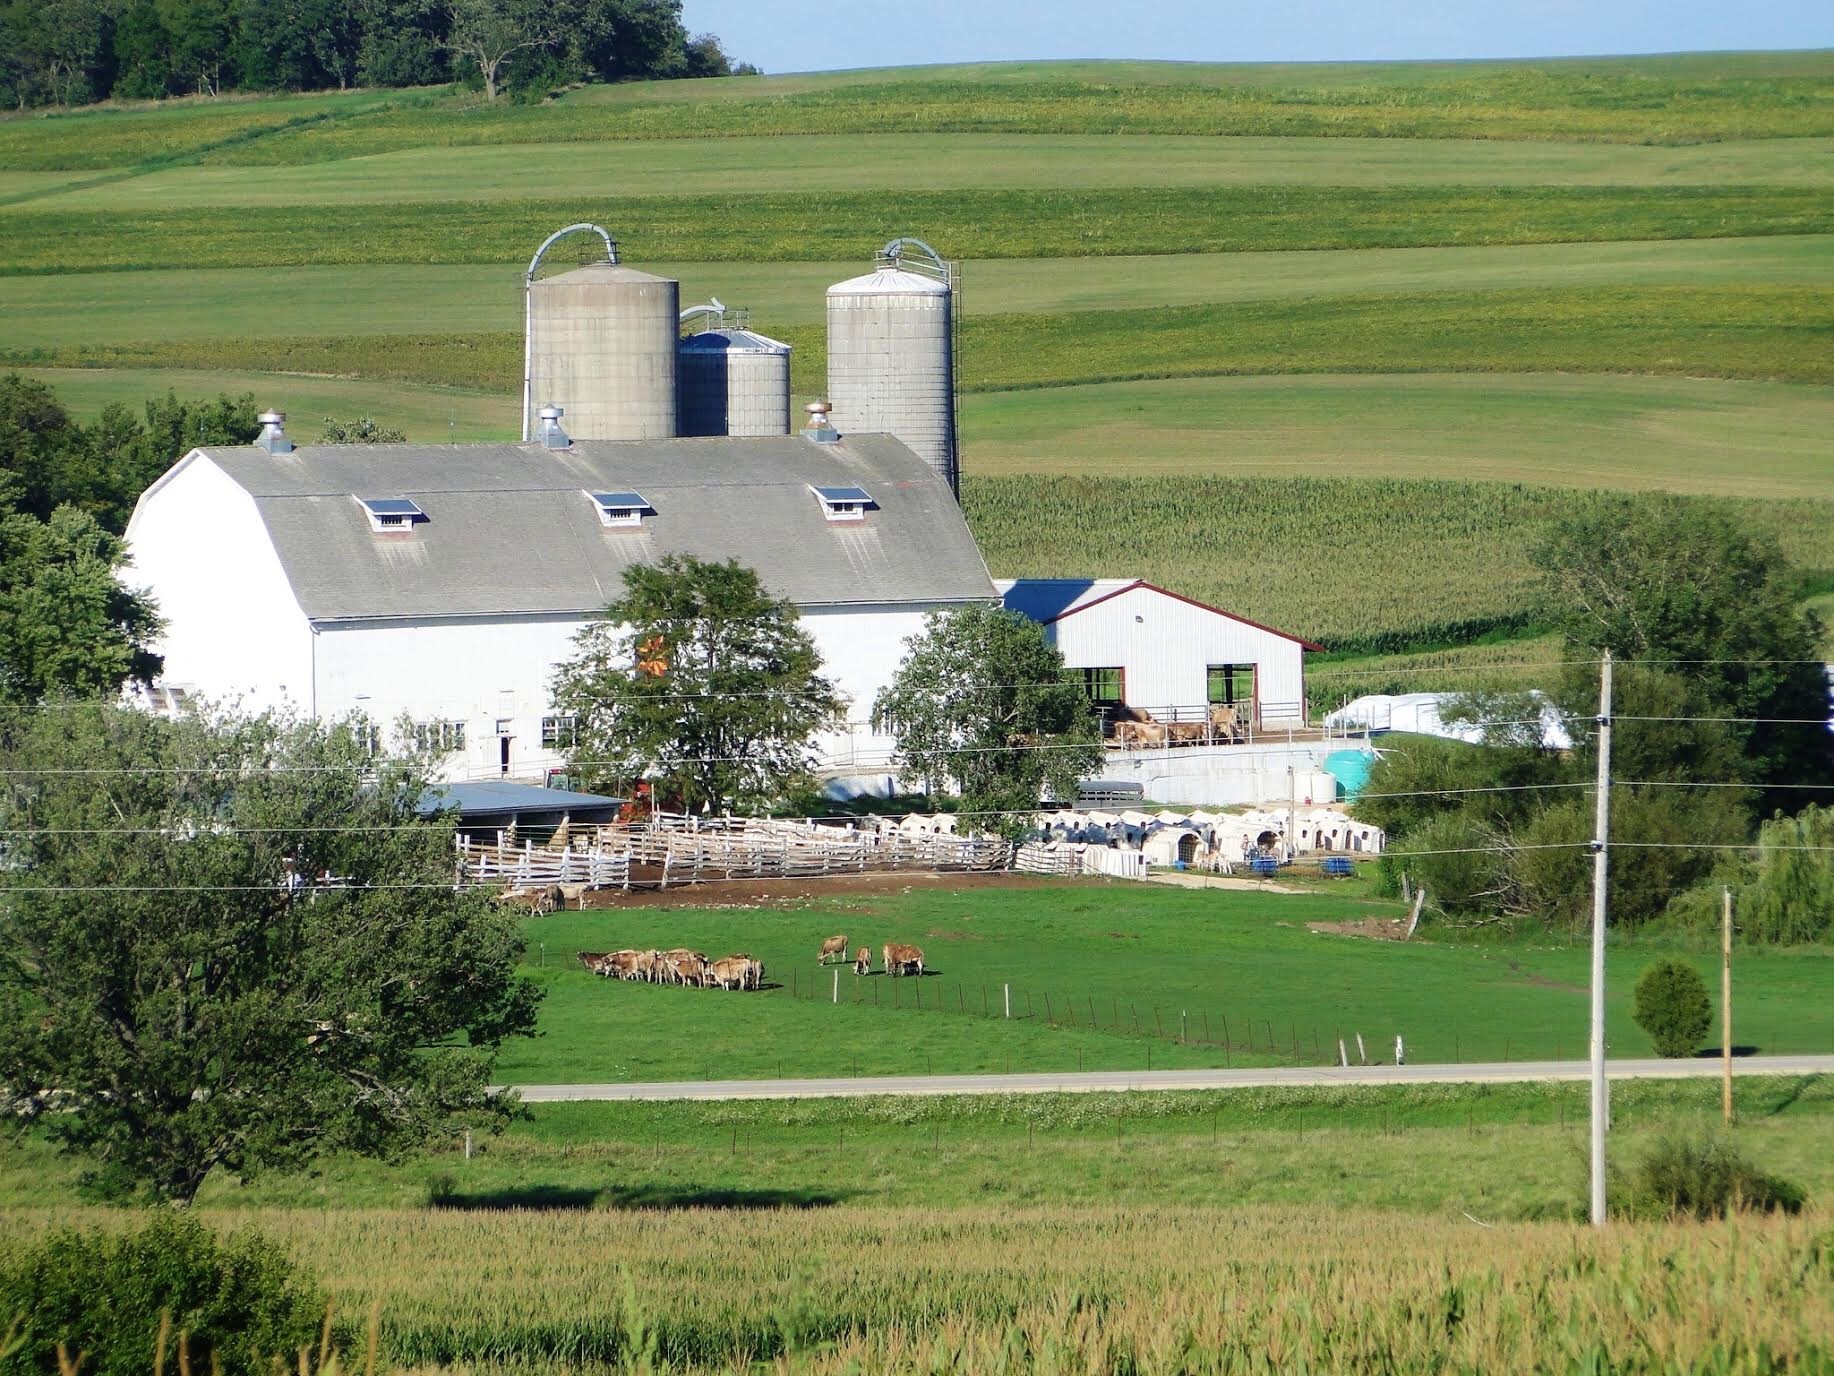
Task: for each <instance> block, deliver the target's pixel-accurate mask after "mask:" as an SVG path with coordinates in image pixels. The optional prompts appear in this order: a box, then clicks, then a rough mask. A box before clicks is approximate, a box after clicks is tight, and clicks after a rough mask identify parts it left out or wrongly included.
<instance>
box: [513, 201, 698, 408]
mask: <svg viewBox="0 0 1834 1376" xmlns="http://www.w3.org/2000/svg"><path fill="white" fill-rule="evenodd" d="M580 230H588V231H592V232H595V233H597V234H599V235H600V236H601V237H603V239H604V240H605V252H606V257H605V261H604V262H599V263H586V264H583V265H582V266H580V267H577V268H574V269H573V270H572V271H570V272H563V273H560V274H558V275H557V276H554V277H546V278H541V279H539V280H537V279H536V276H535V273H536V271H537V269H538V268H539V266H540V264H541V259H542V255H543V254H545V253H546V252H547V250H548V247H549V246H550V245H551V244H552V243H553V242H554V240H556V239H558V238H560V237H561V235H564V234H570V233H574V232H576V231H580ZM527 287H528V305H527V329H528V335H527V341H526V349H525V361H526V371H525V374H524V384H523V438H524V439H527V438H528V437H529V425H530V421H529V417H530V415H531V414H532V409H531V408H532V407H535V406H543V405H550V404H552V405H555V406H560V407H562V408H564V409H565V411H566V414H567V430H568V431H569V433H571V434H572V436H573V437H574V438H575V439H595V440H654V439H672V438H674V436H675V435H676V433H677V430H676V415H675V342H676V337H677V333H678V325H677V321H678V319H679V311H680V303H681V288H680V285H679V284H678V283H676V282H675V281H673V280H671V279H670V278H667V277H654V276H652V275H650V274H649V273H647V272H638V271H637V270H636V269H634V268H628V267H625V266H623V265H622V264H621V263H619V262H618V250H617V244H616V242H615V241H614V240H613V239H612V238H611V236H610V235H609V234H606V233H605V231H604V230H602V229H599V228H598V226H596V225H572V226H569V227H568V228H567V229H564V230H561V231H560V233H559V234H555V235H553V236H551V237H550V238H549V239H548V241H547V243H544V244H543V245H542V246H541V249H540V250H538V251H537V253H536V254H535V257H534V259H533V261H531V262H530V264H529V271H528V277H527Z"/></svg>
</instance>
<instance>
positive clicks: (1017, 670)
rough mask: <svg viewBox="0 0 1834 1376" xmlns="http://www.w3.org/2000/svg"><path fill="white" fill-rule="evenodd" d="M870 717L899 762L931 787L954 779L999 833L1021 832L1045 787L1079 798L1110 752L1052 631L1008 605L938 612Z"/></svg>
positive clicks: (951, 784) (966, 803) (972, 807)
mask: <svg viewBox="0 0 1834 1376" xmlns="http://www.w3.org/2000/svg"><path fill="white" fill-rule="evenodd" d="M908 644H909V647H910V648H909V650H908V651H907V652H906V654H905V657H904V661H903V662H902V663H901V664H900V665H899V666H898V673H897V676H896V677H895V678H894V679H893V680H892V682H891V683H890V684H888V685H887V686H886V688H885V689H884V690H883V691H882V692H881V693H880V694H879V696H878V698H877V700H876V701H875V702H874V703H873V717H874V719H875V720H876V721H877V722H879V723H880V724H881V727H882V728H883V729H885V730H888V731H890V732H891V733H892V734H893V735H894V736H895V737H896V738H897V741H898V767H899V769H900V770H901V771H903V772H904V773H905V774H906V775H907V776H908V777H911V778H914V779H919V780H922V781H923V783H924V786H925V787H926V788H927V789H929V790H930V791H931V792H936V791H940V790H941V789H943V788H945V787H954V788H956V789H958V790H959V791H960V792H961V795H962V803H963V806H964V807H966V808H967V809H969V810H971V811H976V812H981V813H983V814H986V816H987V826H988V829H990V830H999V831H1004V832H1007V833H1009V834H1016V833H1017V832H1019V831H1021V830H1023V829H1024V819H1023V817H1019V816H1014V815H1004V816H1002V815H995V814H1016V813H1022V812H1024V811H1027V810H1029V809H1031V808H1033V807H1034V806H1035V805H1036V804H1037V802H1038V800H1039V799H1040V798H1041V797H1043V796H1044V795H1045V794H1046V793H1049V794H1051V795H1052V796H1054V797H1057V798H1069V797H1072V796H1074V794H1075V790H1076V781H1077V780H1078V779H1080V778H1084V777H1087V775H1088V774H1089V773H1090V772H1091V771H1092V770H1094V769H1095V768H1096V767H1097V766H1098V765H1099V764H1100V763H1101V759H1102V734H1101V723H1100V721H1099V720H1098V719H1097V717H1096V714H1095V709H1094V708H1093V707H1092V706H1091V705H1090V703H1089V700H1088V698H1087V696H1085V695H1084V693H1083V691H1082V689H1081V687H1080V686H1079V685H1077V684H1074V683H1071V682H1070V681H1069V680H1068V679H1067V678H1066V677H1065V674H1064V666H1063V655H1062V654H1061V653H1060V652H1059V651H1058V649H1057V648H1056V646H1054V645H1052V644H1051V643H1050V641H1049V640H1047V639H1046V638H1045V634H1044V629H1043V627H1041V626H1039V625H1038V624H1037V623H1036V622H1034V621H1031V620H1029V619H1028V618H1026V617H1023V616H1020V615H1018V614H1017V613H1014V612H1009V611H1006V610H1005V609H1003V608H1000V607H962V608H959V609H956V610H954V611H947V612H933V613H931V614H930V616H929V617H928V619H927V620H926V622H925V626H924V630H923V633H922V634H921V635H917V636H913V637H912V638H911V639H910V641H909V642H908Z"/></svg>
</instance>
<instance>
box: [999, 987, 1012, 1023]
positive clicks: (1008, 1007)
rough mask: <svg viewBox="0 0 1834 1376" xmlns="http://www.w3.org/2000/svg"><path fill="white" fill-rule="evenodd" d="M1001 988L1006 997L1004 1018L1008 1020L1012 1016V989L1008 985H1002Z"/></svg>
mask: <svg viewBox="0 0 1834 1376" xmlns="http://www.w3.org/2000/svg"><path fill="white" fill-rule="evenodd" d="M1001 988H1002V989H1003V990H1004V992H1005V995H1006V1016H1007V1017H1008V1018H1009V1019H1010V1018H1011V1017H1012V1015H1013V987H1012V985H1010V984H1006V985H1002V986H1001Z"/></svg>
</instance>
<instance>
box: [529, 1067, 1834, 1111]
mask: <svg viewBox="0 0 1834 1376" xmlns="http://www.w3.org/2000/svg"><path fill="white" fill-rule="evenodd" d="M1732 1068H1733V1072H1734V1073H1735V1074H1738V1075H1827V1074H1834V1056H1746V1057H1741V1058H1739V1059H1737V1060H1735V1061H1733V1063H1732ZM1606 1073H1607V1074H1608V1075H1609V1076H1610V1077H1611V1078H1612V1079H1614V1080H1639V1079H1640V1080H1680V1079H1697V1078H1710V1077H1712V1076H1715V1075H1718V1074H1719V1073H1720V1063H1719V1062H1718V1061H1717V1060H1696V1061H1659V1060H1645V1061H1623V1060H1620V1061H1611V1062H1609V1063H1608V1064H1607V1066H1606ZM1590 1074H1591V1067H1590V1066H1589V1065H1588V1063H1587V1062H1585V1061H1492V1062H1488V1063H1474V1064H1471V1065H1405V1066H1394V1065H1361V1066H1357V1065H1353V1066H1341V1067H1340V1066H1276V1067H1270V1068H1267V1069H1261V1070H1089V1071H1083V1072H1081V1073H1077V1072H1074V1071H1072V1072H1066V1073H1064V1074H1044V1075H878V1076H874V1075H866V1076H860V1077H858V1078H851V1079H850V1078H846V1077H840V1078H835V1079H826V1080H676V1081H657V1082H656V1083H654V1084H617V1085H518V1086H517V1088H518V1089H519V1090H520V1091H521V1092H522V1098H523V1100H524V1102H527V1103H535V1104H539V1103H561V1102H565V1101H569V1100H582V1099H843V1098H850V1097H852V1096H854V1095H859V1094H1058V1093H1083V1094H1087V1093H1098V1092H1102V1091H1112V1090H1151V1089H1255V1088H1261V1087H1265V1086H1268V1085H1429V1084H1438V1085H1450V1084H1520V1083H1524V1082H1526V1081H1531V1080H1584V1079H1586V1078H1587V1077H1588V1076H1589V1075H1590Z"/></svg>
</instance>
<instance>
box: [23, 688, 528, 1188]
mask: <svg viewBox="0 0 1834 1376" xmlns="http://www.w3.org/2000/svg"><path fill="white" fill-rule="evenodd" d="M0 762H3V763H4V765H5V767H6V770H7V777H9V778H10V779H12V780H13V781H14V787H13V788H12V789H11V790H10V791H9V792H8V793H7V795H6V796H5V798H4V800H3V802H0V817H3V819H4V820H3V822H0V825H3V826H4V828H5V829H6V835H7V856H6V860H7V863H6V864H5V865H4V866H0V917H3V920H0V1091H4V1093H5V1096H6V1099H7V1102H8V1106H9V1118H11V1119H12V1120H13V1121H14V1122H15V1123H38V1124H40V1125H42V1128H43V1130H44V1131H45V1132H46V1133H48V1134H49V1136H50V1137H51V1139H52V1140H53V1141H54V1142H55V1143H56V1144H57V1145H58V1146H59V1148H60V1149H62V1150H63V1151H65V1152H68V1153H72V1154H76V1155H78V1156H81V1157H84V1158H87V1160H88V1161H89V1163H90V1170H89V1174H88V1177H87V1179H88V1182H89V1183H90V1184H91V1185H92V1186H94V1187H96V1188H97V1189H99V1190H102V1191H104V1192H106V1193H111V1194H116V1195H122V1196H132V1195H148V1196H152V1197H155V1198H160V1199H167V1200H172V1201H175V1202H178V1203H185V1202H187V1201H189V1200H190V1199H192V1198H193V1197H194V1196H195V1195H196V1193H197V1190H198V1188H199V1187H200V1186H201V1185H202V1184H203V1182H204V1180H205V1179H206V1177H208V1176H209V1175H210V1173H211V1172H212V1171H213V1170H217V1169H223V1170H227V1171H231V1172H234V1173H236V1174H237V1175H240V1176H243V1177H248V1176H252V1175H254V1174H256V1173H257V1172H259V1171H262V1170H266V1169H270V1168H292V1167H297V1166H299V1165H300V1164H302V1163H304V1162H306V1161H308V1160H310V1159H312V1158H313V1157H315V1156H318V1155H320V1154H321V1153H325V1152H329V1151H340V1150H341V1151H351V1152H356V1153H360V1154H363V1155H386V1154H391V1153H394V1152H398V1151H400V1150H402V1149H405V1148H407V1147H410V1146H413V1145H415V1144H417V1143H420V1142H424V1141H425V1140H426V1139H427V1138H428V1137H430V1136H432V1135H434V1134H435V1133H439V1132H445V1131H451V1130H453V1129H454V1128H455V1127H456V1126H457V1125H458V1123H459V1122H461V1121H462V1122H463V1123H466V1124H469V1125H473V1126H480V1125H487V1124H498V1123H501V1122H503V1121H504V1120H505V1119H506V1118H508V1117H509V1116H510V1115H512V1114H513V1113H514V1112H515V1111H516V1109H515V1106H514V1104H513V1103H511V1102H508V1101H506V1100H505V1099H504V1098H502V1097H499V1096H492V1095H491V1094H489V1093H488V1092H487V1086H488V1085H489V1084H490V1080H491V1068H492V1062H493V1059H494V1053H495V1051H496V1049H497V1048H498V1047H499V1046H500V1045H501V1044H502V1042H503V1041H504V1040H505V1039H506V1038H508V1037H511V1036H516V1035H520V1034H523V1033H526V1032H528V1031H529V1030H530V1028H531V1026H532V1023H533V1018H534V1010H535V1005H536V1001H537V998H538V994H537V991H536V990H535V988H534V987H533V986H532V985H531V984H530V983H529V982H528V981H527V980H524V979H522V978H519V977H518V976H517V974H516V966H517V962H518V960H519V959H520V955H521V951H522V945H523V935H522V930H521V927H520V925H519V923H518V922H517V920H516V918H515V917H514V915H513V914H511V913H510V912H509V911H508V910H507V909H504V908H502V907H501V906H500V905H497V904H494V903H493V902H491V900H490V899H489V898H488V897H486V896H484V895H483V894H482V893H480V892H478V891H476V890H470V891H455V890H454V888H453V883H452V879H453V870H452V840H451V829H450V826H449V825H445V824H442V823H439V822H437V821H432V820H424V819H422V818H420V817H419V816H418V815H417V808H418V806H419V805H420V803H421V800H422V799H423V797H425V796H426V794H427V789H428V778H427V772H426V769H425V766H424V762H422V761H419V760H412V759H409V760H376V759H373V758H372V757H371V755H370V752H369V749H368V732H367V730H366V729H364V724H362V723H360V722H351V723H342V724H336V725H328V724H322V723H317V722H307V723H295V722H292V721H288V720H285V719H282V718H277V717H273V716H259V717H243V716H236V715H233V714H230V713H227V712H224V713H216V714H212V715H188V716H186V717H184V718H182V719H179V720H176V721H174V720H168V719H165V718H161V717H156V716H152V715H150V714H147V713H143V712H139V711H136V710H133V709H130V708H123V707H119V706H114V705H109V704H102V703H69V704H63V705H62V706H61V707H60V708H59V709H58V710H45V711H41V712H34V713H28V714H25V715H24V716H23V717H16V718H11V719H9V725H8V727H7V729H6V731H5V734H4V736H3V737H0Z"/></svg>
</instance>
